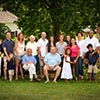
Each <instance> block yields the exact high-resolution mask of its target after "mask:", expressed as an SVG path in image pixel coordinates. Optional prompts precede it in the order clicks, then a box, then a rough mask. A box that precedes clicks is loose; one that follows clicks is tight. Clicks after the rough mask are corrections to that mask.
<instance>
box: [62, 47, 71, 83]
mask: <svg viewBox="0 0 100 100" xmlns="http://www.w3.org/2000/svg"><path fill="white" fill-rule="evenodd" d="M70 55H71V49H70V48H66V50H65V57H64V61H63V68H62V73H61V79H64V81H65V82H66V81H67V80H70V79H72V78H73V77H72V71H71V63H73V62H71V61H70Z"/></svg>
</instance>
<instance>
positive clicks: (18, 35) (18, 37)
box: [17, 32, 24, 41]
mask: <svg viewBox="0 0 100 100" xmlns="http://www.w3.org/2000/svg"><path fill="white" fill-rule="evenodd" d="M21 34H22V35H23V33H22V32H20V33H19V34H18V35H17V38H18V41H20V37H19V36H20V35H21ZM23 40H24V38H23V39H22V41H23Z"/></svg>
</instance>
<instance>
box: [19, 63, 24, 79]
mask: <svg viewBox="0 0 100 100" xmlns="http://www.w3.org/2000/svg"><path fill="white" fill-rule="evenodd" d="M19 67H20V73H21V78H22V80H23V79H24V73H23V69H22V64H20V65H19Z"/></svg>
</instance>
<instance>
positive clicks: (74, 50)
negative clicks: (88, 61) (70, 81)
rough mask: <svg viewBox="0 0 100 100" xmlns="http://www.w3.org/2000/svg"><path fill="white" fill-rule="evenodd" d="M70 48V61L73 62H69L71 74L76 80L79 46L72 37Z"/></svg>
mask: <svg viewBox="0 0 100 100" xmlns="http://www.w3.org/2000/svg"><path fill="white" fill-rule="evenodd" d="M70 49H71V51H72V53H71V61H72V62H73V64H71V68H72V74H73V76H75V79H76V80H78V78H79V66H78V59H79V56H80V48H79V46H78V45H77V44H76V41H75V39H74V38H72V39H71V44H70Z"/></svg>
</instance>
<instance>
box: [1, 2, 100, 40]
mask: <svg viewBox="0 0 100 100" xmlns="http://www.w3.org/2000/svg"><path fill="white" fill-rule="evenodd" d="M0 4H1V5H2V6H3V7H4V8H5V10H9V11H11V12H13V13H14V14H15V15H17V16H18V17H19V20H18V22H17V24H18V26H19V28H20V29H21V30H22V31H23V32H24V33H25V34H27V35H30V34H34V35H36V37H37V38H38V37H39V36H40V33H41V32H42V31H46V32H47V34H48V36H50V35H54V36H55V37H56V38H57V37H58V35H59V33H60V32H63V33H65V34H72V35H75V34H76V33H77V32H78V31H80V30H81V29H84V28H86V27H87V26H88V25H91V27H92V28H93V29H95V27H96V25H97V24H98V23H99V22H100V7H99V5H100V2H99V0H24V1H20V0H1V3H0ZM12 8H13V9H12Z"/></svg>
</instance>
